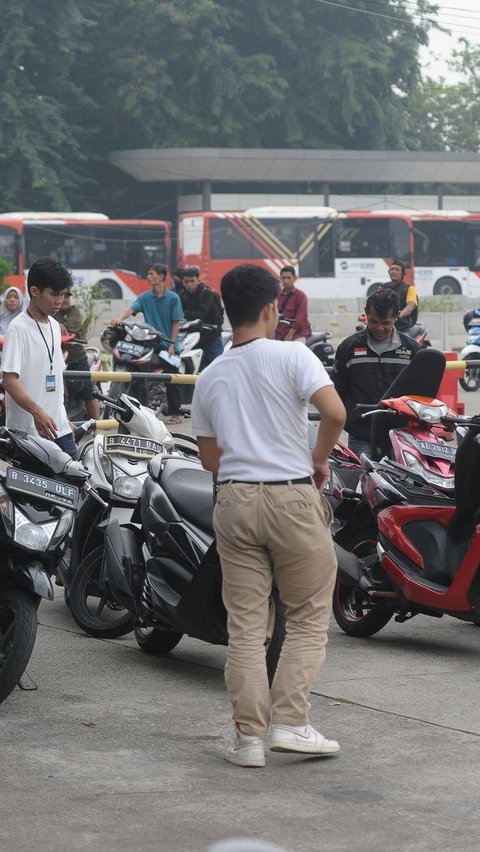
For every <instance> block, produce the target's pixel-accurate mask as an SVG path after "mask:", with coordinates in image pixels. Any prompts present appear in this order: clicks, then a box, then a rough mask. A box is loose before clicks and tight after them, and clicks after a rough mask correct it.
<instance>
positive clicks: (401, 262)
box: [390, 257, 407, 275]
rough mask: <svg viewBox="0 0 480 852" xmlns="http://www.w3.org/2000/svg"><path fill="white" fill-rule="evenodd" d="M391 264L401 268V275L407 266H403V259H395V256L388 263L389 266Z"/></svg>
mask: <svg viewBox="0 0 480 852" xmlns="http://www.w3.org/2000/svg"><path fill="white" fill-rule="evenodd" d="M392 266H399V267H400V269H401V270H402V275H405V270H406V268H407V267H406V266H405V264H404V262H403V260H397V258H396V257H394V258H393V260H392V262H391V264H390V268H391V267H392Z"/></svg>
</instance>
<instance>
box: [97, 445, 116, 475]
mask: <svg viewBox="0 0 480 852" xmlns="http://www.w3.org/2000/svg"><path fill="white" fill-rule="evenodd" d="M98 461H99V463H100V467H101V468H102V470H103V473H104V474H105V479H106V480H107V482H109V483H110V484H112V479H113V465H112V461H111V459H110V458H109V457H108V456H107V454H106V453H104V452H103V449H102V447H101V446H100V445H99V446H98Z"/></svg>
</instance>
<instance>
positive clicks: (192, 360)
mask: <svg viewBox="0 0 480 852" xmlns="http://www.w3.org/2000/svg"><path fill="white" fill-rule="evenodd" d="M217 332H218V329H217V326H215V325H208V323H204V322H203V321H202V320H201V319H192V320H185V321H184V322H182V323H181V325H180V331H179V333H178V342H179V345H180V367H179V372H180V373H184V374H187V375H190V376H198V374H199V372H200V371H201V370H202V369H203V367H204V343H205V337H206V336H207V335H210V336H211V335H212V334H213V333H217ZM231 340H232V334H231V332H222V343H223V345H224V352H225V351H226V350H228V349H230V348H231V346H232V343H231ZM192 396H193V385H185V386H183V387H182V388H181V397H182V403H183V404H184V405H188V404H189V403H191V401H192Z"/></svg>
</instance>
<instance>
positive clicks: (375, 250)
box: [335, 218, 392, 258]
mask: <svg viewBox="0 0 480 852" xmlns="http://www.w3.org/2000/svg"><path fill="white" fill-rule="evenodd" d="M389 224H390V220H389V219H387V218H385V219H365V218H363V219H353V218H348V219H341V220H337V221H336V222H335V244H336V257H338V258H357V257H391V256H392V255H391V246H390V227H389Z"/></svg>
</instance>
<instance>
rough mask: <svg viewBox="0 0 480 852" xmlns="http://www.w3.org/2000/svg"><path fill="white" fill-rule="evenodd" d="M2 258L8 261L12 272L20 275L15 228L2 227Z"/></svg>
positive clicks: (0, 241) (0, 240) (0, 242)
mask: <svg viewBox="0 0 480 852" xmlns="http://www.w3.org/2000/svg"><path fill="white" fill-rule="evenodd" d="M0 257H3V259H4V260H8V262H9V263H11V265H12V271H13V272H15V273H18V251H17V235H16V231H15V230H14V229H13V228H6V227H3V226H2V227H0Z"/></svg>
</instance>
